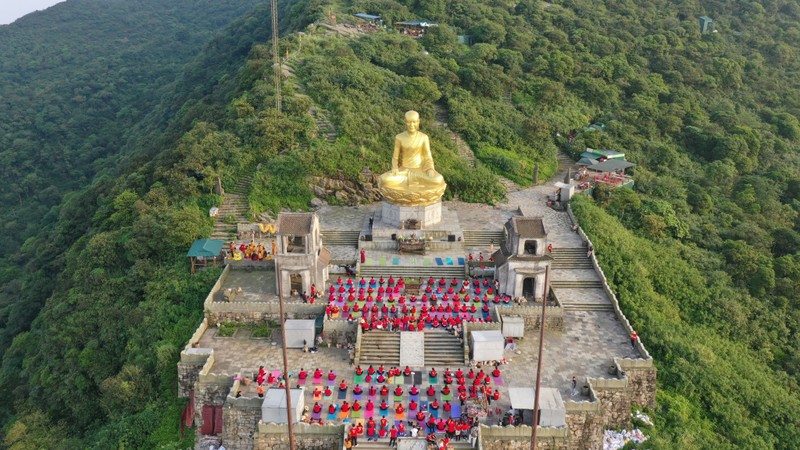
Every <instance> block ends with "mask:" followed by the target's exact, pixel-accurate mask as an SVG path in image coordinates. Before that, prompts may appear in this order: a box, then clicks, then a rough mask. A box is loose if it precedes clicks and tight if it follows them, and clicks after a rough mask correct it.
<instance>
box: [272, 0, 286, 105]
mask: <svg viewBox="0 0 800 450" xmlns="http://www.w3.org/2000/svg"><path fill="white" fill-rule="evenodd" d="M272 57H273V60H274V61H273V68H274V69H275V110H276V111H278V112H281V76H282V75H283V74H282V72H283V70H282V69H281V55H280V45H278V0H272Z"/></svg>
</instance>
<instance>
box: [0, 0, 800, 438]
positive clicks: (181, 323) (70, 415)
mask: <svg viewBox="0 0 800 450" xmlns="http://www.w3.org/2000/svg"><path fill="white" fill-rule="evenodd" d="M640 3H641V2H640ZM355 12H366V13H371V14H380V15H382V16H383V17H384V18H385V19H386V20H387V22H391V21H392V20H413V19H423V18H424V19H430V20H435V21H438V22H439V24H440V26H438V27H436V28H431V29H429V30H428V32H427V33H426V35H425V36H424V37H423V38H421V39H418V40H415V39H412V38H410V37H408V36H401V35H399V34H397V33H396V32H394V31H393V30H386V31H381V32H378V33H372V34H366V35H360V36H355V37H337V36H335V35H333V34H329V33H327V32H326V30H325V28H323V27H320V26H318V25H315V24H317V23H318V22H326V21H330V18H329V17H330V15H331V13H335V15H336V17H337V21H338V23H339V24H341V23H342V22H347V21H351V20H354V19H353V18H351V16H350V14H352V13H355ZM704 14H705V15H709V16H712V17H713V18H714V20H715V22H716V27H717V29H718V30H719V32H718V33H708V34H701V33H700V29H699V24H698V20H697V16H700V15H704ZM798 18H800V5H798V3H797V2H796V1H771V2H755V1H746V0H742V1H737V2H714V1H707V2H677V1H676V2H671V1H666V0H656V1H654V2H649V3H647V4H639V3H634V2H624V1H606V2H601V3H598V2H592V1H589V0H585V1H564V2H551V3H545V2H539V1H533V0H522V1H518V2H504V1H490V2H484V1H478V0H447V1H446V0H425V1H416V0H404V1H393V0H353V1H338V2H334V1H325V0H298V1H297V2H286V3H283V4H282V22H281V23H282V27H285V31H286V33H287V35H286V37H285V38H283V39H282V40H281V54H282V55H286V54H288V55H289V56H288V59H287V64H286V70H287V77H286V78H285V80H284V85H283V95H284V102H283V104H284V108H283V111H282V112H281V113H277V112H275V111H274V109H273V105H274V92H273V83H272V81H271V79H270V77H271V73H272V66H271V61H272V59H271V55H270V51H269V48H270V47H269V46H268V45H267V43H266V41H265V38H264V36H265V35H266V34H267V33H268V31H269V30H268V29H267V30H265V27H264V25H263V24H265V23H269V17H268V15H267V14H266V13H265V9H264V8H263V6H262V7H259V8H257V9H256V10H255V11H254V12H253V13H252V14H251V15H249V16H246V17H243V18H242V19H241V20H238V21H237V22H236V23H235V24H233V25H232V26H231V27H229V28H228V29H227V30H226V31H225V32H224V34H221V35H220V36H218V37H217V38H215V39H214V40H213V41H211V43H210V44H209V45H208V46H206V48H205V51H204V53H203V54H201V55H200V56H198V57H197V59H196V60H195V62H194V63H192V64H190V65H189V66H187V67H186V71H185V73H184V76H183V79H182V81H181V82H180V83H178V84H177V85H176V86H174V87H172V88H170V89H171V91H169V92H165V93H164V94H163V95H162V96H160V97H159V98H160V99H161V103H160V104H159V105H158V106H157V107H155V108H154V111H153V113H152V114H151V115H148V116H147V117H141V120H140V121H138V122H136V124H135V126H133V127H132V128H131V129H130V136H127V137H126V140H125V142H126V143H127V144H128V145H127V146H125V147H124V149H125V153H126V154H127V155H129V156H127V159H126V160H125V161H126V163H125V164H122V165H121V166H120V168H119V169H118V173H112V172H108V175H107V176H99V177H96V178H94V179H93V181H92V182H91V183H90V182H89V181H90V180H92V177H93V176H95V175H96V174H97V173H101V171H100V170H97V171H95V172H91V173H90V174H84V175H83V176H85V177H86V178H85V181H79V180H76V181H75V183H76V184H75V187H77V186H81V188H80V189H78V190H77V191H75V192H72V193H70V194H68V195H66V196H65V197H64V198H63V199H61V198H60V197H59V196H56V197H54V198H53V199H52V203H50V204H52V205H56V204H57V205H58V206H56V207H55V208H53V209H52V211H50V212H48V216H46V217H47V220H48V224H49V225H48V227H44V228H42V229H41V230H37V229H32V230H29V231H28V233H29V234H28V235H30V236H34V237H32V238H31V239H29V240H28V241H27V242H26V243H25V245H23V246H22V247H21V248H19V249H17V247H15V246H13V245H10V246H8V247H7V250H6V251H7V252H8V255H9V256H8V257H7V258H5V259H4V260H3V264H4V266H3V267H5V268H6V269H5V271H4V272H3V273H4V274H5V275H4V278H3V279H2V280H0V282H2V283H3V286H2V290H0V292H2V297H0V299H2V301H3V304H2V305H0V306H3V307H4V308H5V309H4V311H6V313H5V315H3V316H0V318H2V319H5V322H4V326H3V328H4V330H3V331H4V333H6V334H4V336H6V337H7V338H8V339H10V338H11V337H13V338H14V340H13V343H12V344H11V346H10V348H8V350H6V351H5V353H4V355H3V365H2V369H1V370H0V398H7V399H11V401H12V402H13V404H14V409H13V411H9V412H10V413H11V414H13V416H9V417H6V418H5V420H6V423H7V426H6V428H5V431H6V433H5V434H6V437H5V440H4V445H5V446H7V447H10V448H31V447H33V448H59V447H62V446H63V447H67V446H72V447H76V446H78V447H96V448H114V447H134V448H149V447H162V448H163V447H166V448H169V447H170V446H172V447H178V446H180V445H183V446H185V445H186V442H183V443H182V444H181V443H178V442H176V441H177V436H176V431H175V423H176V421H177V417H178V415H179V412H180V409H181V407H182V403H181V402H180V401H177V400H175V399H174V390H175V364H174V363H175V361H176V360H177V354H178V351H179V349H180V348H181V345H182V344H183V343H184V342H185V340H186V339H188V337H189V336H190V334H191V331H192V330H193V328H194V327H195V326H196V324H197V323H198V321H199V320H200V317H201V308H202V306H201V303H202V299H203V297H204V295H205V293H206V292H207V289H208V288H209V287H210V285H211V283H212V280H213V278H214V276H215V275H216V273H215V272H214V271H208V272H204V273H202V274H201V275H198V276H189V275H188V270H187V267H186V266H187V263H186V261H185V260H184V258H183V257H182V254H183V253H184V252H185V250H186V248H188V246H189V245H190V243H191V242H192V240H193V239H195V238H197V237H201V236H204V235H207V233H208V232H209V231H210V229H211V222H210V220H209V218H208V217H206V216H205V211H207V208H208V207H209V206H213V205H217V204H219V201H220V199H219V198H218V197H216V196H214V195H211V194H210V192H211V188H212V183H213V180H214V179H215V178H216V177H217V176H218V177H220V178H221V179H222V180H223V184H224V185H227V186H229V185H231V184H232V183H234V182H235V181H237V180H238V179H239V178H240V177H242V176H243V175H244V174H250V175H253V176H254V181H253V185H252V189H251V192H250V194H249V200H250V208H251V213H253V214H258V213H261V212H263V211H268V212H271V213H273V214H274V213H276V212H278V211H280V210H281V209H282V208H290V209H293V210H294V209H305V208H308V205H309V201H310V200H311V198H312V197H313V194H312V191H311V189H310V188H309V186H308V183H307V178H306V177H307V176H311V175H315V176H325V177H334V178H337V179H341V180H351V181H352V180H357V179H358V177H359V173H360V172H361V170H362V169H363V168H364V167H365V166H366V167H368V168H369V169H371V170H372V171H373V172H378V173H379V172H382V171H384V170H386V168H388V167H389V159H390V145H391V136H392V135H393V134H394V133H396V132H398V131H399V130H401V129H402V112H403V111H404V110H406V109H412V108H413V109H416V110H418V111H420V113H421V114H422V119H423V126H422V128H423V130H424V131H426V132H427V133H429V134H431V136H432V141H433V144H434V148H433V151H434V158H435V159H436V162H437V169H438V170H439V171H440V172H442V174H443V175H444V176H445V178H446V180H447V182H448V185H449V188H448V192H447V193H446V195H447V197H448V198H454V197H458V198H461V199H463V200H468V201H484V202H489V203H491V202H496V201H499V200H500V199H501V198H502V195H503V188H502V186H501V185H500V183H499V182H498V178H497V176H498V175H499V176H503V177H505V178H508V179H510V180H512V181H514V182H517V183H518V184H521V185H523V186H527V185H530V184H531V174H532V172H533V167H534V165H535V164H537V163H538V164H539V165H540V169H541V176H542V177H547V176H549V175H551V174H553V173H554V169H555V155H556V153H557V151H559V149H560V150H562V151H566V152H570V153H572V154H573V155H577V154H579V153H580V152H581V151H582V150H583V149H584V148H585V147H587V146H588V147H593V148H608V149H613V150H618V151H622V152H624V153H626V155H627V157H628V159H629V160H632V161H633V162H635V163H637V164H638V166H637V167H636V169H635V173H636V191H630V190H620V191H615V192H610V191H607V190H603V189H600V190H596V191H595V195H594V198H593V199H588V198H581V199H578V200H576V201H575V204H574V208H575V212H576V214H577V215H578V217H579V218H580V220H581V224H582V225H583V226H584V228H585V229H586V231H587V233H589V235H590V236H591V238H592V239H593V241H594V242H595V244H596V251H597V254H598V257H599V258H600V261H601V263H602V265H603V267H604V270H605V271H606V274H607V275H608V276H609V279H610V282H611V283H612V284H613V287H614V289H615V291H616V292H617V293H618V297H619V298H620V300H621V302H622V304H623V309H624V311H625V312H626V314H627V315H628V317H629V318H630V319H631V321H632V323H633V325H634V327H636V329H637V331H638V332H639V334H640V336H641V337H642V339H643V342H644V344H645V345H646V346H648V348H649V349H650V350H651V353H652V354H653V356H654V357H655V359H656V363H657V365H658V367H659V391H658V402H659V404H658V407H657V410H656V411H653V415H654V417H655V418H656V426H655V428H654V429H652V430H650V431H649V433H650V435H651V436H652V439H651V440H650V441H648V443H647V448H675V449H686V448H713V449H719V448H731V449H734V448H747V449H770V448H778V449H792V448H797V447H798V446H800V432H799V431H798V430H800V412H798V411H800V409H799V408H798V406H799V404H800V396H799V395H798V381H800V373H798V367H800V338H799V335H798V327H800V313H798V311H800V309H798V300H799V299H798V291H799V289H798V288H800V286H798V283H800V253H798V252H799V251H800V234H798V233H800V221H799V220H798V211H799V210H800V197H798V196H799V195H800V171H799V170H798V145H800V122H798V117H800V95H799V93H800V91H799V90H798V89H799V88H800V86H798V81H797V77H796V73H797V72H798V64H800V62H798V59H797V58H796V53H797V52H798V48H797V42H800V25H798V20H797V19H798ZM300 30H302V31H304V34H303V35H302V36H301V35H299V34H296V33H293V32H295V31H300ZM0 31H3V30H2V29H0ZM458 35H469V36H471V39H472V40H473V43H472V45H469V46H467V45H462V44H459V43H458ZM64 101H65V102H67V101H66V100H64ZM67 103H68V102H67ZM59 104H60V103H59ZM65 104H66V103H65ZM441 111H446V113H447V117H448V124H447V125H448V127H449V129H450V130H451V131H453V132H456V133H458V134H459V135H460V136H461V137H463V139H464V140H465V141H466V142H467V143H468V144H469V146H470V147H471V149H472V150H473V152H474V154H475V156H476V163H475V167H471V166H470V165H469V164H467V163H466V161H465V160H464V159H463V158H462V157H461V156H459V152H458V149H457V148H456V146H455V144H454V143H453V142H452V140H451V139H450V134H449V131H448V130H447V129H445V128H444V127H441V126H439V125H436V124H435V123H434V122H435V120H434V119H435V118H436V117H437V115H439V113H440V112H441ZM312 112H313V114H312ZM123 116H124V115H123ZM0 117H3V118H5V117H6V116H5V115H0ZM323 118H324V119H325V120H322V119H323ZM325 121H328V122H330V123H331V124H332V125H333V128H334V129H335V134H333V135H328V136H326V133H325V130H323V129H322V124H323V123H324V122H325ZM4 122H5V121H4ZM42 123H44V124H48V123H50V122H49V121H48V120H46V118H45V119H44V120H43V121H42ZM592 123H597V124H603V125H604V127H603V128H602V130H598V129H588V128H586V127H587V126H588V125H589V124H592ZM67 128H68V129H70V130H72V129H73V127H71V126H70V127H67ZM87 129H88V130H91V129H92V128H91V127H89V128H87ZM573 129H574V130H577V134H576V139H575V141H574V142H573V143H572V144H571V145H570V144H568V143H567V142H566V139H565V138H564V137H563V136H566V135H567V134H568V133H569V132H570V131H571V130H573ZM16 130H17V128H14V129H13V130H11V132H15V133H16V132H17V131H16ZM43 142H47V143H52V142H54V141H53V140H49V139H45V140H44V141H43ZM154 142H157V143H159V146H158V148H155V147H154V146H153V143H154ZM3 148H4V149H5V148H6V146H5V145H4V146H3ZM32 154H35V152H34V153H32V152H18V153H13V154H12V156H14V157H23V156H24V157H25V158H29V157H30V156H28V155H32ZM4 155H5V153H4ZM17 155H21V156H17ZM98 156H99V154H97V155H94V156H91V157H90V160H91V161H94V160H95V159H96V158H97V157H98ZM4 157H5V156H4ZM64 157H65V158H66V159H68V160H69V162H70V164H76V165H77V164H78V161H80V159H79V158H78V154H72V153H70V154H65V156H64ZM101 166H103V165H102V164H101ZM103 167H105V166H103ZM41 170H42V171H43V172H42V175H40V176H50V175H49V172H50V171H53V170H55V169H54V168H53V167H50V166H47V165H41ZM187 174H189V175H192V176H187ZM198 174H200V175H202V176H199V175H198ZM83 183H85V184H83ZM63 189H64V191H59V192H60V193H63V192H66V190H67V189H72V187H69V188H67V187H64V188H63ZM59 195H61V194H59ZM18 200H19V199H18ZM328 200H329V201H332V202H335V201H336V200H335V198H331V199H328ZM20 201H21V205H23V206H24V205H26V204H27V203H26V202H29V201H32V200H29V199H28V197H25V196H23V197H22V198H21V200H20ZM42 201H43V200H37V201H35V202H33V203H31V204H32V205H34V206H36V207H40V206H38V205H41V204H42V203H41V202H42ZM44 212H45V210H44V209H43V210H42V214H44ZM36 223H39V222H36ZM45 300H46V304H45ZM42 304H45V306H44V308H43V309H42V310H41V312H39V309H38V307H37V306H36V305H42ZM26 305H34V307H33V309H27V308H26V307H25V306H26ZM9 311H17V312H16V313H15V314H18V315H20V316H24V317H28V318H30V319H32V318H33V317H34V316H36V314H37V313H38V316H36V319H35V320H34V321H33V323H32V324H31V325H30V329H29V330H28V326H27V325H25V326H22V327H20V326H18V325H16V323H18V321H16V320H10V319H9V318H10V317H11V316H10V314H9ZM26 314H27V315H26ZM23 323H24V321H23ZM27 323H30V320H28V322H27ZM12 326H13V327H15V328H12ZM0 349H2V347H0ZM65 436H66V437H68V438H65ZM187 441H188V439H187Z"/></svg>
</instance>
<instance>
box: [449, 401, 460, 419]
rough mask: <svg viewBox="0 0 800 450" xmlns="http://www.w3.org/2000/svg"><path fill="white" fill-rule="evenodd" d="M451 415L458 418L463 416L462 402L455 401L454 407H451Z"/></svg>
mask: <svg viewBox="0 0 800 450" xmlns="http://www.w3.org/2000/svg"><path fill="white" fill-rule="evenodd" d="M450 417H452V418H453V419H458V418H460V417H461V404H460V403H454V404H453V405H452V408H451V409H450Z"/></svg>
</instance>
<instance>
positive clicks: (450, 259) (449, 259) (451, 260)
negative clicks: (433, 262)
mask: <svg viewBox="0 0 800 450" xmlns="http://www.w3.org/2000/svg"><path fill="white" fill-rule="evenodd" d="M444 260H445V261H446V262H447V265H448V266H452V265H453V258H445V259H444Z"/></svg>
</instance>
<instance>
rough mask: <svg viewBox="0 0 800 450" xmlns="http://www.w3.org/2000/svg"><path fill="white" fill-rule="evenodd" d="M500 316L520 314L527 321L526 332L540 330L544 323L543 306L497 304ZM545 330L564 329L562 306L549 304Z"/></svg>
mask: <svg viewBox="0 0 800 450" xmlns="http://www.w3.org/2000/svg"><path fill="white" fill-rule="evenodd" d="M495 308H496V310H497V314H498V315H500V316H520V317H522V320H523V321H524V323H525V332H526V333H527V332H528V331H533V330H538V329H539V326H540V325H541V323H542V307H541V306H540V305H539V306H537V305H533V306H496V307H495ZM544 327H545V330H556V331H564V312H563V310H562V309H561V307H560V306H547V312H546V313H545V324H544Z"/></svg>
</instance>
